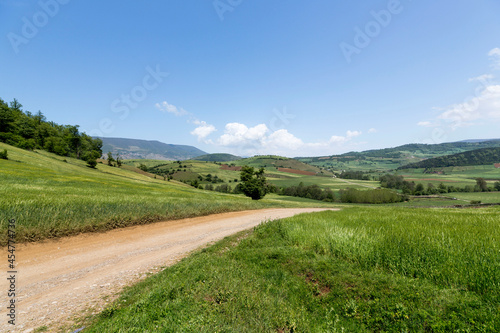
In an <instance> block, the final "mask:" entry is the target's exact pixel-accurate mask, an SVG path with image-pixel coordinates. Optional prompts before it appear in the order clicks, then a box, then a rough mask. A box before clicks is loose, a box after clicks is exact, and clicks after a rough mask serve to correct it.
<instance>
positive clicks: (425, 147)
mask: <svg viewBox="0 0 500 333" xmlns="http://www.w3.org/2000/svg"><path fill="white" fill-rule="evenodd" d="M497 147H500V140H499V139H491V140H466V141H459V142H447V143H440V144H421V143H412V144H406V145H402V146H398V147H393V148H384V149H373V150H366V151H362V152H348V153H345V154H341V155H331V156H319V157H297V158H296V159H298V160H299V161H302V162H306V163H310V164H312V165H316V166H320V167H325V168H329V169H338V170H381V171H387V170H391V169H392V170H393V169H397V168H400V167H403V166H405V165H408V164H411V163H417V162H420V161H423V160H427V159H430V158H435V157H440V156H445V155H452V154H458V153H463V152H467V151H471V150H476V149H482V148H497Z"/></svg>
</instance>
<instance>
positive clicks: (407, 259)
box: [85, 207, 500, 332]
mask: <svg viewBox="0 0 500 333" xmlns="http://www.w3.org/2000/svg"><path fill="white" fill-rule="evenodd" d="M499 213H500V210H499V209H498V208H488V209H482V210H477V209H414V208H389V207H377V208H372V207H368V208H346V209H343V210H342V211H339V212H321V213H315V214H302V215H299V216H295V217H292V218H288V219H284V220H280V221H273V222H270V223H266V224H263V225H260V226H259V227H257V228H255V229H254V230H253V231H247V232H243V233H240V234H238V235H235V236H232V237H228V238H226V239H224V240H222V241H220V242H218V243H217V244H215V245H213V246H211V247H209V248H206V249H202V250H200V251H198V252H196V253H195V254H193V255H192V256H190V257H188V258H186V259H184V260H182V261H181V262H180V263H178V264H176V265H174V266H172V267H168V268H166V269H165V270H164V271H162V272H161V273H159V274H157V275H154V276H152V277H149V278H147V279H146V280H144V281H143V282H141V283H139V284H137V285H136V286H133V287H130V288H128V289H127V290H126V291H125V292H124V293H123V294H122V295H121V297H120V298H119V299H118V300H117V301H116V302H115V303H114V304H113V305H111V306H109V307H108V308H107V309H105V310H104V311H103V312H102V313H101V314H99V315H98V316H95V317H93V318H87V319H86V322H85V325H87V328H86V329H85V331H86V332H498V331H500V306H499V304H500V220H499V219H498V214H499Z"/></svg>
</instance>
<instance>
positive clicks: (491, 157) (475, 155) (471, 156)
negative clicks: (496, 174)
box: [398, 148, 500, 169]
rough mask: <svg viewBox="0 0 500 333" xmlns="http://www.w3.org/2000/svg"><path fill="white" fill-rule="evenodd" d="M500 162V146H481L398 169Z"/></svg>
mask: <svg viewBox="0 0 500 333" xmlns="http://www.w3.org/2000/svg"><path fill="white" fill-rule="evenodd" d="M494 163H500V148H483V149H476V150H471V151H467V152H463V153H458V154H453V155H448V156H441V157H435V158H430V159H428V160H424V161H420V162H417V163H411V164H407V165H404V166H401V167H399V168H398V169H415V168H443V167H449V166H468V165H485V164H494Z"/></svg>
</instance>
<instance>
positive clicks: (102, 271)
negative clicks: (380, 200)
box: [0, 208, 324, 332]
mask: <svg viewBox="0 0 500 333" xmlns="http://www.w3.org/2000/svg"><path fill="white" fill-rule="evenodd" d="M321 210H324V209H315V208H296V209H295V208H294V209H265V210H258V211H243V212H234V213H224V214H217V215H210V216H203V217H197V218H189V219H183V220H176V221H166V222H160V223H154V224H150V225H144V226H136V227H129V228H124V229H117V230H112V231H109V232H106V233H99V234H84V235H78V236H74V237H68V238H63V239H60V240H51V241H46V242H42V243H35V244H28V245H18V247H17V248H16V260H17V262H16V265H17V267H16V268H17V272H18V273H17V276H16V279H17V280H16V282H15V288H16V296H17V301H16V325H15V327H14V328H13V327H12V325H9V324H8V322H7V320H8V317H7V308H6V307H7V304H8V303H7V302H8V301H9V300H10V299H9V298H8V297H7V290H8V289H9V285H8V284H7V283H8V281H7V279H6V277H8V276H6V277H1V279H0V281H2V282H1V283H0V288H1V289H0V290H1V291H0V292H1V300H2V302H1V308H0V332H9V331H12V332H30V331H32V330H33V329H36V328H38V327H40V326H47V327H48V328H49V330H48V331H56V329H57V328H58V327H60V326H61V325H65V324H68V323H71V322H72V321H73V319H74V318H76V317H79V316H81V315H82V314H83V313H84V312H85V311H90V313H97V312H99V311H100V310H101V309H103V308H104V307H105V306H106V304H108V303H110V302H111V301H112V300H114V299H115V298H116V295H117V294H118V293H119V292H120V290H122V288H123V287H124V286H126V285H130V284H132V283H134V282H137V281H138V280H139V279H141V278H142V277H144V276H145V275H147V274H148V273H152V272H157V271H159V270H160V269H161V267H163V266H168V265H172V264H174V263H175V262H177V261H178V260H179V259H181V258H182V257H184V256H186V255H187V254H188V253H189V252H191V251H193V250H195V249H197V248H199V247H201V246H203V245H206V244H208V243H210V242H213V241H216V240H219V239H222V238H224V237H225V236H228V235H231V234H234V233H236V232H238V231H241V230H245V229H249V228H252V227H254V226H256V225H258V224H259V223H261V222H263V221H266V220H271V219H277V218H284V217H289V216H293V215H295V214H298V213H304V212H313V211H321ZM2 253H3V254H2V257H4V258H3V260H2V272H4V275H6V274H7V273H6V272H7V271H8V268H7V249H6V248H2Z"/></svg>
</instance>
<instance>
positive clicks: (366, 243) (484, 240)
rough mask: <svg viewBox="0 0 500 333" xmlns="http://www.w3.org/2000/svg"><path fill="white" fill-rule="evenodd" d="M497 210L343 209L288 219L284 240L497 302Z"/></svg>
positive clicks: (499, 240)
mask: <svg viewBox="0 0 500 333" xmlns="http://www.w3.org/2000/svg"><path fill="white" fill-rule="evenodd" d="M499 213H500V210H499V209H498V208H491V209H481V210H480V209H467V210H465V209H463V210H460V209H455V210H453V209H398V208H387V207H381V208H371V207H370V208H357V209H344V210H343V211H341V212H338V213H336V214H331V213H320V214H316V215H315V216H314V217H308V218H305V217H302V218H300V220H299V219H298V218H295V219H294V218H292V219H290V220H289V221H288V224H287V229H286V239H287V240H289V242H290V243H291V244H301V245H302V246H307V247H310V248H312V249H314V250H315V251H316V252H318V253H322V254H328V255H332V256H335V257H339V258H343V259H346V260H349V261H352V262H355V263H357V264H359V265H360V266H361V267H363V268H366V269H372V268H381V269H384V270H387V271H389V272H393V273H398V274H401V275H403V276H407V277H412V278H419V279H426V280H429V281H432V282H433V283H434V284H436V285H439V286H443V287H453V288H459V289H464V290H470V291H474V292H476V293H478V294H480V295H482V296H483V297H486V298H492V299H496V300H498V301H500V218H499ZM309 230H314V233H313V234H311V232H310V231H309Z"/></svg>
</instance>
